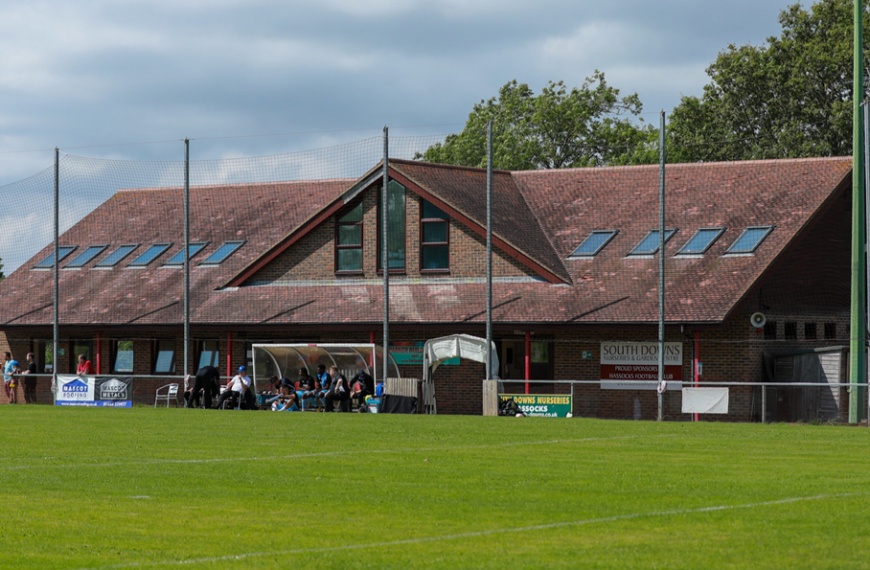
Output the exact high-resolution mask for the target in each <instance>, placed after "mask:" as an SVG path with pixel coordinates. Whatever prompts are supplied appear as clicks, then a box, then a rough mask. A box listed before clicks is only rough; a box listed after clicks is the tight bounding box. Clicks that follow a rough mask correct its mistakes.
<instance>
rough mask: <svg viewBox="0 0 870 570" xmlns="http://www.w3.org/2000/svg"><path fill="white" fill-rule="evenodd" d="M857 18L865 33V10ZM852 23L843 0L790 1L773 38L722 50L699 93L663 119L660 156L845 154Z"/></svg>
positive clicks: (710, 157) (730, 157)
mask: <svg viewBox="0 0 870 570" xmlns="http://www.w3.org/2000/svg"><path fill="white" fill-rule="evenodd" d="M864 19H865V24H864V27H865V30H867V27H868V23H867V22H868V15H867V10H866V5H865V10H864ZM852 20H853V2H852V1H851V0H820V1H819V2H818V3H816V4H814V5H813V6H812V7H811V8H810V9H809V10H806V9H804V8H803V7H802V6H801V5H800V4H794V5H792V6H790V7H789V8H787V9H786V10H783V11H782V12H781V13H780V17H779V22H780V25H781V26H782V34H781V35H780V36H779V37H770V38H768V40H767V42H766V44H764V45H762V46H750V45H746V46H740V47H737V46H735V45H733V44H732V45H729V46H728V48H727V49H726V50H725V51H723V52H721V53H720V54H719V55H718V57H717V58H716V60H715V61H714V62H713V63H712V64H711V65H710V67H708V68H707V75H708V76H709V77H710V79H711V82H710V83H709V84H707V85H706V86H705V87H704V93H703V95H702V96H701V97H700V98H698V97H684V98H683V99H682V101H681V102H680V104H679V105H678V106H677V107H676V108H675V109H674V111H673V113H672V114H671V117H670V121H669V125H668V159H669V160H673V161H677V162H690V161H698V160H745V159H759V158H788V157H805V156H844V155H849V154H851V152H852V65H853V63H852V61H853V56H852V53H853V48H852V41H853V26H852ZM864 50H865V52H866V50H867V40H866V34H865V40H864ZM862 97H863V95H862Z"/></svg>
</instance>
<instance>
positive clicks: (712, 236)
mask: <svg viewBox="0 0 870 570" xmlns="http://www.w3.org/2000/svg"><path fill="white" fill-rule="evenodd" d="M724 231H725V228H701V229H700V230H698V231H697V232H695V235H693V236H692V239H690V240H689V241H687V242H686V245H684V246H683V248H682V249H681V250H680V251H678V252H677V255H700V254H702V253H704V252H705V251H707V250H708V249H710V246H711V245H713V242H715V241H716V240H717V239H718V238H719V236H721V235H722V232H724Z"/></svg>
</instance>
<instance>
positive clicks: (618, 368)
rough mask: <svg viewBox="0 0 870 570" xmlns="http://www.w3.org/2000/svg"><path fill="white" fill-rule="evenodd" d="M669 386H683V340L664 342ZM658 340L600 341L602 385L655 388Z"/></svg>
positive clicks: (609, 386)
mask: <svg viewBox="0 0 870 570" xmlns="http://www.w3.org/2000/svg"><path fill="white" fill-rule="evenodd" d="M664 347H665V353H664V356H665V358H664V364H665V368H664V380H665V381H667V383H668V390H679V389H681V388H682V387H683V343H681V342H666V343H664ZM658 362H659V343H658V342H602V343H601V388H603V389H610V390H655V389H656V388H657V387H658V379H659V366H658Z"/></svg>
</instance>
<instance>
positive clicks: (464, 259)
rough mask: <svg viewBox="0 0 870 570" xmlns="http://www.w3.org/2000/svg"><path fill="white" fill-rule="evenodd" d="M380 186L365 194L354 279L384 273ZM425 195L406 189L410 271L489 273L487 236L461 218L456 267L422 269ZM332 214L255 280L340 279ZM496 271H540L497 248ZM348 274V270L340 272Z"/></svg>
mask: <svg viewBox="0 0 870 570" xmlns="http://www.w3.org/2000/svg"><path fill="white" fill-rule="evenodd" d="M376 202H377V192H367V193H366V194H365V195H364V196H363V273H362V274H358V275H348V276H347V277H348V278H351V279H378V278H379V273H378V271H377V259H378V233H377V232H378V227H379V226H380V224H379V222H378V219H377V218H378V207H377V203H376ZM420 204H421V202H420V198H419V197H418V196H417V195H416V194H412V193H411V192H407V193H406V195H405V272H404V275H407V276H409V277H423V278H426V279H438V278H439V277H445V276H448V277H480V278H483V277H485V276H486V241H485V240H483V239H481V238H479V237H478V236H477V235H476V234H473V233H472V232H470V231H469V230H467V229H466V228H465V227H463V226H461V225H460V224H459V223H458V222H456V221H455V220H451V221H450V272H449V273H438V274H425V273H423V274H421V273H420V208H421V206H420ZM343 214H344V212H340V213H339V214H338V216H336V217H333V218H330V219H329V220H327V221H326V222H324V223H323V224H321V225H320V226H319V227H317V228H315V229H314V230H312V232H311V233H310V234H309V235H307V236H305V237H304V238H302V239H301V240H300V241H299V242H298V243H297V244H295V245H294V246H293V247H292V248H290V250H289V251H287V252H285V253H283V254H281V255H280V256H279V257H278V258H277V259H275V261H273V262H272V263H270V264H269V265H268V266H267V267H265V268H264V269H263V270H261V271H260V272H258V273H257V275H255V276H254V277H253V279H252V280H253V281H254V282H264V281H265V282H274V281H295V280H314V281H320V280H334V279H336V277H337V276H336V274H335V248H334V241H335V221H336V219H337V218H338V217H341V216H342V215H343ZM493 275H495V276H498V277H503V276H512V277H517V276H527V275H534V274H533V273H532V272H530V271H529V270H527V269H526V268H524V267H522V266H521V265H519V264H518V263H517V262H515V261H514V260H513V259H511V258H509V257H507V256H505V255H504V254H503V253H502V252H499V251H498V250H496V251H494V252H493ZM338 278H342V276H338Z"/></svg>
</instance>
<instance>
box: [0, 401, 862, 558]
mask: <svg viewBox="0 0 870 570" xmlns="http://www.w3.org/2000/svg"><path fill="white" fill-rule="evenodd" d="M0 426H2V431H0V433H2V436H0V437H2V445H0V457H2V461H0V472H2V481H3V485H2V490H0V493H2V503H3V504H2V506H0V513H2V514H0V524H2V539H0V541H2V545H0V567H2V568H39V569H45V568H98V569H114V568H185V569H188V568H194V569H195V568H289V567H293V568H297V567H302V568H324V567H329V568H505V567H509V568H539V567H562V568H620V569H622V568H753V569H755V568H771V569H773V568H775V569H781V568H789V569H795V568H814V569H815V568H837V569H843V568H868V567H870V555H868V553H870V523H868V522H867V520H868V509H870V490H868V478H870V430H868V429H867V428H859V427H833V426H811V425H759V424H725V423H674V422H671V423H655V422H626V421H600V420H592V419H583V418H572V419H565V418H562V419H549V418H499V417H495V418H485V417H458V416H395V415H383V414H381V415H371V414H314V413H309V414H300V413H281V414H278V413H271V412H239V411H204V410H184V409H180V410H179V409H166V408H161V409H153V408H148V407H136V408H133V409H126V410H124V409H94V408H54V407H51V406H3V407H2V408H0Z"/></svg>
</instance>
